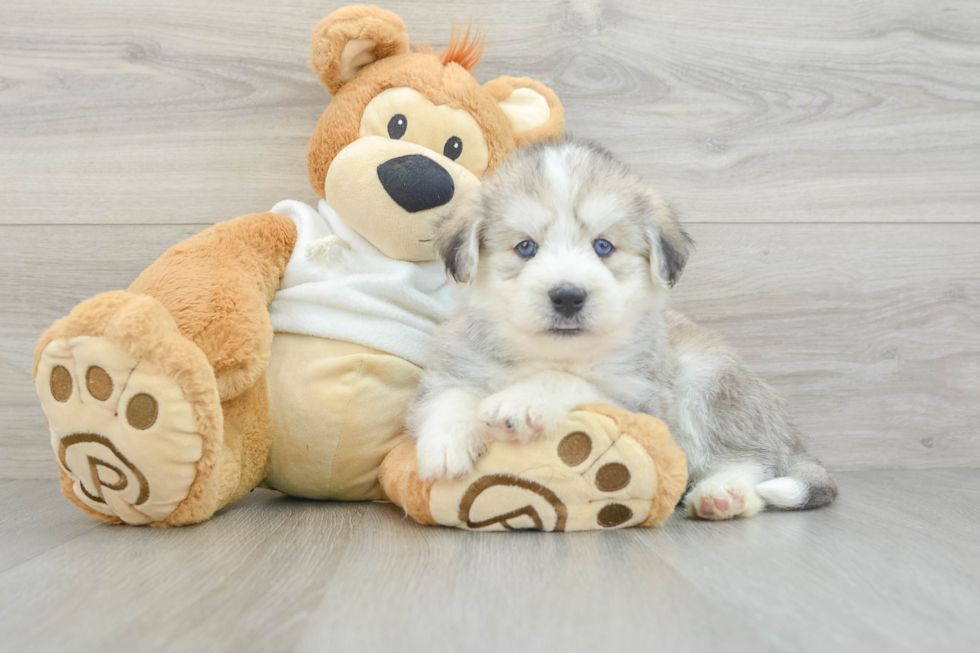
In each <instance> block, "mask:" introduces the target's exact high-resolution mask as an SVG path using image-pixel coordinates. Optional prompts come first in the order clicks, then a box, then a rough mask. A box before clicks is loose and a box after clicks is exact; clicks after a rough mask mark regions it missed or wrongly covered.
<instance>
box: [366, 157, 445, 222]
mask: <svg viewBox="0 0 980 653" xmlns="http://www.w3.org/2000/svg"><path fill="white" fill-rule="evenodd" d="M378 179H380V180H381V185H382V186H384V189H385V191H386V192H387V193H388V195H389V196H390V197H391V199H393V200H395V202H396V203H397V204H398V206H400V207H402V208H403V209H405V210H406V211H408V212H409V213H416V212H417V211H425V210H426V209H432V208H435V207H437V206H442V205H443V204H445V203H446V202H448V201H449V200H451V199H452V198H453V193H454V192H455V191H456V185H455V184H454V183H453V178H452V176H451V175H450V174H449V173H448V172H446V169H445V168H443V167H442V166H441V165H439V164H438V163H436V162H435V161H433V160H432V159H430V158H429V157H427V156H422V155H421V154H406V155H405V156H399V157H395V158H394V159H389V160H388V161H385V162H384V163H382V164H381V165H379V166H378Z"/></svg>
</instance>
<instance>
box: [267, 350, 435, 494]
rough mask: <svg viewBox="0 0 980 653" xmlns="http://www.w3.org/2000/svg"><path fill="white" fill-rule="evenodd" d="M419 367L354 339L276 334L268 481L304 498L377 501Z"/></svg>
mask: <svg viewBox="0 0 980 653" xmlns="http://www.w3.org/2000/svg"><path fill="white" fill-rule="evenodd" d="M421 373H422V370H421V368H419V367H418V366H416V365H413V364H412V363H410V362H408V361H406V360H404V359H401V358H398V357H396V356H391V355H389V354H385V353H384V352H380V351H378V350H375V349H370V348H367V347H363V346H361V345H356V344H353V343H347V342H340V341H337V340H326V339H324V338H316V337H313V336H305V335H296V334H289V333H279V334H276V337H275V338H274V339H273V341H272V358H271V359H270V361H269V371H268V379H269V406H270V408H269V410H270V413H271V417H272V430H273V438H272V451H271V453H270V464H271V468H270V471H269V474H268V476H267V477H266V481H265V483H266V485H268V486H269V487H271V488H274V489H277V490H280V491H282V492H285V493H286V494H291V495H293V496H300V497H307V498H310V499H337V500H350V501H354V500H365V499H381V498H383V495H382V492H381V486H380V484H379V482H378V471H379V468H380V467H381V461H382V460H383V459H384V457H385V456H386V455H387V454H388V452H389V451H391V450H392V449H393V448H394V447H395V445H397V444H398V443H399V441H400V440H401V439H402V430H403V428H404V421H405V412H406V411H407V410H408V405H409V403H410V402H411V400H412V397H413V396H414V393H415V388H416V387H417V386H418V382H419V376H420V375H421Z"/></svg>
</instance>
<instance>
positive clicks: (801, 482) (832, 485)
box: [755, 454, 837, 510]
mask: <svg viewBox="0 0 980 653" xmlns="http://www.w3.org/2000/svg"><path fill="white" fill-rule="evenodd" d="M755 490H756V492H758V493H759V496H761V497H762V498H763V499H765V500H766V503H768V504H769V505H771V506H776V507H777V508H783V509H785V510H809V509H810V508H819V507H821V506H826V505H827V504H828V503H830V502H831V501H833V500H834V499H836V498H837V482H836V481H835V480H834V479H833V477H831V475H830V474H829V473H828V472H827V470H826V469H824V467H823V465H822V464H820V461H819V460H817V459H816V458H814V457H813V456H811V455H810V454H798V455H796V456H795V457H794V458H793V459H792V460H791V461H790V465H789V469H788V470H787V474H786V476H780V477H778V478H773V479H770V480H768V481H763V482H762V483H759V484H758V485H757V486H756V487H755Z"/></svg>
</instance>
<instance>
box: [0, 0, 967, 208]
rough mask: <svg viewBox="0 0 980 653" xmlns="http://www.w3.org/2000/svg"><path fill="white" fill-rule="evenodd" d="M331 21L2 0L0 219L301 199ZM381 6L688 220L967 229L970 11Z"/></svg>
mask: <svg viewBox="0 0 980 653" xmlns="http://www.w3.org/2000/svg"><path fill="white" fill-rule="evenodd" d="M340 4H341V3H334V4H330V3H328V4H326V5H324V4H323V3H318V2H311V1H292V2H287V3H266V2H255V1H253V2H241V1H239V0H214V1H212V2H197V1H195V0H174V1H172V2H166V3H152V2H132V1H131V0H99V1H98V2H86V3H77V2H70V1H68V0H6V1H5V2H4V3H3V5H2V6H0V79H2V80H3V84H2V85H0V127H2V128H0V153H2V154H0V178H2V179H4V185H5V187H6V188H7V189H8V192H6V193H5V202H4V205H5V206H4V207H3V209H0V223H4V224H37V223H54V224H63V223H72V224H93V223H120V224H123V223H125V224H147V223H188V222H206V223H210V222H215V221H218V220H222V219H227V218H230V217H234V216H235V215H238V214H241V213H248V212H254V211H260V210H265V209H266V208H267V207H269V206H271V205H272V204H273V203H274V202H276V201H278V200H279V199H282V198H283V197H295V198H296V199H303V200H309V199H311V198H312V197H313V192H312V191H311V190H310V188H309V185H308V183H307V178H306V164H305V160H306V159H305V150H306V143H307V141H308V138H309V135H310V133H311V131H312V129H313V125H314V123H315V121H316V119H317V117H318V116H319V114H320V113H321V111H322V110H323V108H324V107H325V106H326V104H327V102H328V100H329V98H328V96H327V94H326V93H325V91H324V89H323V88H322V87H320V86H319V84H318V82H317V81H316V79H315V78H314V76H313V75H312V73H311V72H310V71H309V70H308V69H307V68H306V64H305V62H306V59H307V57H308V43H309V35H310V33H311V31H312V28H313V26H314V25H315V24H316V22H317V21H318V20H319V19H320V18H322V17H323V16H324V15H326V14H327V13H329V11H330V10H332V9H333V8H336V7H337V6H339V5H340ZM385 6H386V7H387V8H389V9H392V10H394V11H396V12H397V13H399V14H400V15H402V16H403V17H404V18H405V20H406V22H407V24H408V26H409V32H410V34H411V35H413V37H414V38H415V39H417V40H419V41H423V42H430V43H432V44H434V45H436V46H437V47H438V46H440V45H442V44H444V43H445V42H446V41H447V39H448V32H449V28H450V25H451V24H452V23H453V22H457V23H458V22H465V21H467V20H469V19H470V18H472V19H473V20H474V22H475V23H476V24H478V25H480V26H481V27H483V29H484V30H485V32H486V36H487V44H488V49H487V54H486V56H485V58H484V60H483V61H482V62H481V64H480V66H479V67H478V69H477V72H478V74H479V76H480V78H481V79H483V80H489V79H491V78H493V77H495V76H497V75H500V74H519V75H530V76H533V77H537V78H539V79H541V80H542V81H544V82H545V83H547V84H549V85H550V86H552V87H553V88H554V89H555V90H556V91H557V92H558V94H559V96H560V97H561V98H562V99H563V100H564V103H565V106H566V115H567V119H568V128H569V130H570V131H571V132H573V133H575V134H576V135H578V136H581V137H587V138H594V139H597V140H599V141H601V142H603V143H605V144H607V145H609V146H610V147H612V149H614V150H615V151H617V152H619V153H620V154H621V155H623V156H624V158H626V159H627V160H628V161H630V162H631V163H632V164H633V165H634V166H635V167H636V168H637V169H638V170H639V171H640V172H641V173H643V174H644V175H645V176H647V177H648V178H649V179H650V180H651V181H653V182H655V183H657V184H658V185H659V186H661V187H662V188H663V189H664V190H665V191H666V193H667V195H668V197H670V198H672V199H673V200H674V201H675V202H676V203H677V204H678V205H679V206H680V207H681V208H682V210H683V211H684V212H685V213H686V214H687V215H688V216H689V218H690V219H691V220H693V221H698V222H732V221H737V222H786V221H797V222H923V221H930V222H974V221H975V220H976V217H977V214H976V206H977V204H978V202H980V185H978V184H977V183H976V171H977V170H978V168H980V5H978V4H977V3H975V2H970V1H969V0H942V1H938V2H937V1H932V0H928V1H927V0H899V1H893V0H871V1H864V2H859V3H855V2H852V1H851V0H833V1H831V2H820V3H813V2H784V3H779V6H778V7H776V6H775V5H773V4H772V3H771V2H767V1H764V0H739V1H738V2H730V1H729V0H704V1H701V2H696V3H695V2H688V3H678V2H638V1H632V2H631V1H626V0H619V1H606V0H574V1H571V2H570V1H568V0H541V1H540V2H534V3H528V2H524V1H518V0H508V1H505V2H494V3H485V2H474V1H472V0H468V1H465V2H462V1H458V2H450V1H436V0H433V1H430V2H425V3H421V2H410V1H408V0H400V1H392V2H387V3H385ZM11 188H13V189H16V192H13V193H11V192H9V189H11Z"/></svg>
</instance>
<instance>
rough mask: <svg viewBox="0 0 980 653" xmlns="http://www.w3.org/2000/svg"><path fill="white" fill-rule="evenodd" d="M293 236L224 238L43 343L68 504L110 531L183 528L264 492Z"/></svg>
mask: <svg viewBox="0 0 980 653" xmlns="http://www.w3.org/2000/svg"><path fill="white" fill-rule="evenodd" d="M295 237H296V234H295V228H294V226H293V224H292V222H291V221H290V220H289V219H287V218H285V217H282V216H277V215H273V214H257V215H250V216H243V217H241V218H238V219H236V220H231V221H229V222H226V223H221V224H218V225H215V226H214V227H212V228H211V229H208V230H207V231H205V232H203V233H201V234H199V235H197V236H194V237H192V238H190V239H188V240H187V241H185V242H183V243H181V244H179V245H177V246H175V247H173V248H171V250H169V251H168V252H167V253H166V254H164V255H163V256H162V257H161V258H160V259H159V260H158V261H157V262H155V263H154V264H153V265H152V266H150V267H149V268H148V269H147V270H146V271H145V272H144V273H143V274H142V275H141V276H140V277H139V279H137V281H136V282H135V283H134V284H133V285H132V286H131V287H130V290H129V291H117V292H110V293H105V294H102V295H98V296H96V297H94V298H92V299H90V300H87V301H85V302H82V303H81V304H79V305H78V306H77V307H75V309H74V310H73V311H72V312H71V314H70V315H68V316H67V317H65V318H63V319H61V320H58V321H57V322H55V324H54V325H53V326H52V327H51V328H50V329H48V331H47V332H46V333H45V334H44V335H43V336H42V337H41V339H40V341H39V342H38V346H37V349H36V351H35V379H36V386H37V391H38V396H39V397H40V399H41V405H42V408H43V409H44V411H45V413H46V415H47V417H48V423H49V426H50V430H51V438H52V445H53V447H54V450H55V454H56V457H57V460H58V464H59V468H60V472H61V483H62V490H63V491H64V493H65V495H66V496H67V497H68V498H69V499H71V500H72V501H73V502H74V503H76V504H77V505H79V506H80V507H81V508H82V509H83V510H85V511H86V512H88V513H89V514H91V515H93V516H95V517H98V518H100V519H104V520H106V521H110V522H116V523H119V522H126V523H131V524H147V523H148V524H151V525H163V526H166V525H181V524H189V523H195V522H199V521H203V520H205V519H207V518H208V517H210V516H211V514H212V513H213V512H214V511H215V510H217V509H218V508H220V507H221V506H223V505H225V504H226V503H228V502H229V501H233V500H235V499H237V498H238V497H239V496H241V495H242V494H244V493H245V492H247V491H248V490H249V489H251V488H252V487H254V486H255V485H256V484H257V483H258V482H259V481H260V480H261V479H262V477H263V476H264V474H265V465H266V461H267V457H268V450H269V444H270V441H271V439H270V434H269V427H268V399H267V397H266V393H265V376H264V372H265V367H266V365H267V362H268V357H269V349H270V345H271V340H272V328H271V325H270V323H269V316H268V306H269V303H270V302H271V300H272V297H273V295H274V293H275V290H276V289H277V288H278V285H279V281H280V279H281V276H282V274H283V271H284V269H285V266H286V263H287V262H288V260H289V256H290V254H291V252H292V248H293V246H294V244H295Z"/></svg>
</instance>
